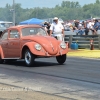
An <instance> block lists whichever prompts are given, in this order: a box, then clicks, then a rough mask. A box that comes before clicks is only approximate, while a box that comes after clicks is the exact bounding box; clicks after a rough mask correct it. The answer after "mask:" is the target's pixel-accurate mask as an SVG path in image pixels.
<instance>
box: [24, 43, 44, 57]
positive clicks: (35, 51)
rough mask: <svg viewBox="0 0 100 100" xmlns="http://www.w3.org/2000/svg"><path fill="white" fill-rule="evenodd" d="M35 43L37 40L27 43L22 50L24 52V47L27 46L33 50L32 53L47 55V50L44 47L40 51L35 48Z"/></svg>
mask: <svg viewBox="0 0 100 100" xmlns="http://www.w3.org/2000/svg"><path fill="white" fill-rule="evenodd" d="M35 44H37V43H36V42H27V43H25V44H24V45H23V47H22V52H23V49H24V47H27V48H28V49H29V50H30V51H31V53H32V54H34V55H40V56H45V50H44V49H43V47H42V49H41V50H40V51H38V50H36V49H35Z"/></svg>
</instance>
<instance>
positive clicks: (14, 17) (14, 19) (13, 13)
mask: <svg viewBox="0 0 100 100" xmlns="http://www.w3.org/2000/svg"><path fill="white" fill-rule="evenodd" d="M13 25H14V26H15V0H13Z"/></svg>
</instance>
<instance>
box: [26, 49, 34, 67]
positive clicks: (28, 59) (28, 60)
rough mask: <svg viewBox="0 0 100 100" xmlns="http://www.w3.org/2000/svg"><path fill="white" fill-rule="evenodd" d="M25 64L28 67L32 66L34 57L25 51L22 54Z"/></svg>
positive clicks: (28, 51)
mask: <svg viewBox="0 0 100 100" xmlns="http://www.w3.org/2000/svg"><path fill="white" fill-rule="evenodd" d="M24 60H25V64H26V65H27V66H28V67H30V66H32V65H33V64H34V60H35V56H34V55H33V54H32V53H31V52H30V50H29V49H27V50H26V51H25V53H24Z"/></svg>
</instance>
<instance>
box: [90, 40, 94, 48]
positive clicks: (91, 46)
mask: <svg viewBox="0 0 100 100" xmlns="http://www.w3.org/2000/svg"><path fill="white" fill-rule="evenodd" d="M90 50H94V44H93V39H91V40H90Z"/></svg>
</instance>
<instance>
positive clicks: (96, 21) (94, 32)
mask: <svg viewBox="0 0 100 100" xmlns="http://www.w3.org/2000/svg"><path fill="white" fill-rule="evenodd" d="M99 26H100V24H99V22H98V20H97V19H95V22H94V25H93V28H94V30H93V35H96V34H97V31H98V29H99Z"/></svg>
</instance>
